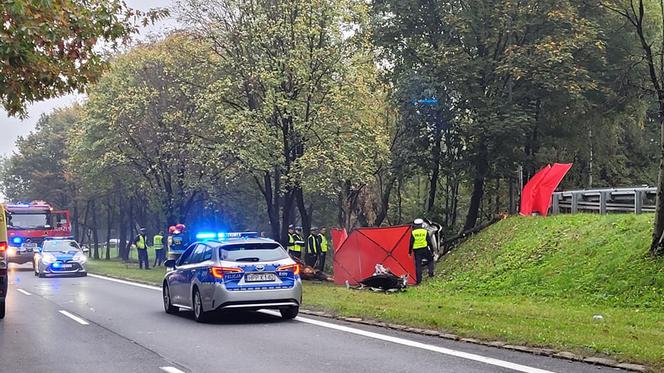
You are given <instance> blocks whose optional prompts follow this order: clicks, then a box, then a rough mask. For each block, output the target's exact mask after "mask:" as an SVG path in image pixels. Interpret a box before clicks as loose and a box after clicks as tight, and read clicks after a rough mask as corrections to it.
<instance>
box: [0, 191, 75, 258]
mask: <svg viewBox="0 0 664 373" xmlns="http://www.w3.org/2000/svg"><path fill="white" fill-rule="evenodd" d="M5 209H6V223H7V235H8V236H7V238H8V244H9V248H8V249H7V261H8V262H9V263H17V264H24V263H33V266H34V261H33V259H34V254H35V252H37V251H38V248H39V247H41V245H42V243H43V242H44V239H47V238H57V237H69V236H71V223H70V219H69V211H66V210H63V211H57V210H54V209H53V207H51V205H49V204H48V203H46V202H43V201H35V202H32V203H19V204H8V205H5ZM4 215H5V214H3V216H4Z"/></svg>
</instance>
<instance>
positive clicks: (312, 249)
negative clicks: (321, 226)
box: [304, 227, 321, 267]
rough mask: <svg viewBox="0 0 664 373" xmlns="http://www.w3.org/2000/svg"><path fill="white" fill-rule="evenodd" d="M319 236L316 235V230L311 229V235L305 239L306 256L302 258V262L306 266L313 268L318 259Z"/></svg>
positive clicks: (319, 250) (319, 251)
mask: <svg viewBox="0 0 664 373" xmlns="http://www.w3.org/2000/svg"><path fill="white" fill-rule="evenodd" d="M320 254H321V249H320V236H319V235H318V228H316V227H311V234H309V237H308V238H307V254H306V255H305V257H304V262H305V264H306V265H308V266H312V267H313V266H315V265H316V262H317V261H318V258H319V257H320Z"/></svg>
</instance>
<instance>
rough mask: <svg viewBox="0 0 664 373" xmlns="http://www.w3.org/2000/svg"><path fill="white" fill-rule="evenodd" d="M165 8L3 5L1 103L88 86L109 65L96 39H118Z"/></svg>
mask: <svg viewBox="0 0 664 373" xmlns="http://www.w3.org/2000/svg"><path fill="white" fill-rule="evenodd" d="M165 14H167V13H166V12H165V11H151V12H148V13H142V12H137V11H135V10H131V9H129V8H127V7H126V6H125V4H124V2H123V1H120V0H86V1H82V0H66V1H53V0H40V1H35V0H13V1H3V2H2V4H0V17H1V18H2V20H3V21H2V22H3V23H2V24H1V25H0V61H1V63H0V65H1V67H0V69H1V70H0V102H1V103H2V105H3V106H4V108H5V110H7V111H8V112H9V114H10V115H16V114H18V115H21V116H24V115H25V114H26V113H25V104H26V103H29V102H33V101H39V100H43V99H47V98H51V97H56V96H59V95H61V94H63V93H70V92H73V91H76V90H80V89H83V88H85V87H86V86H87V85H88V84H89V83H92V82H94V81H96V80H97V78H98V77H99V75H100V74H101V71H102V69H103V68H104V66H105V62H104V60H103V55H102V54H101V53H100V49H99V47H98V42H105V43H117V42H118V41H123V40H126V39H128V37H129V36H131V35H132V34H133V33H135V32H136V31H137V25H136V22H137V21H140V20H141V19H143V21H144V22H151V21H154V20H156V19H158V18H160V17H162V16H164V15H165Z"/></svg>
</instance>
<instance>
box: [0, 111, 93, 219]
mask: <svg viewBox="0 0 664 373" xmlns="http://www.w3.org/2000/svg"><path fill="white" fill-rule="evenodd" d="M81 117H82V108H81V107H80V106H78V105H74V106H72V107H70V108H67V109H59V110H55V111H54V112H52V113H51V114H48V115H44V116H42V117H41V118H40V119H39V121H38V122H37V126H36V128H35V130H34V131H33V132H31V133H30V134H29V135H28V136H27V137H25V138H19V139H18V141H17V143H16V146H17V148H18V149H17V152H15V153H14V154H13V155H12V156H11V157H9V159H8V160H7V165H6V168H5V170H4V172H3V177H2V182H1V185H2V192H3V194H4V195H5V196H6V197H7V198H9V199H13V200H20V201H26V200H27V201H31V200H46V201H49V202H51V203H54V204H55V205H56V206H58V207H66V206H69V204H70V203H71V201H72V198H73V192H74V180H72V175H71V174H70V173H68V172H67V171H66V164H67V162H68V159H69V156H70V154H69V153H68V152H67V144H68V142H69V139H70V135H71V132H70V131H71V128H73V127H74V126H75V125H76V123H78V122H79V121H80V120H81Z"/></svg>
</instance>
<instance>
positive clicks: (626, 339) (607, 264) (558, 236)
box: [90, 215, 664, 371]
mask: <svg viewBox="0 0 664 373" xmlns="http://www.w3.org/2000/svg"><path fill="white" fill-rule="evenodd" d="M652 218H653V217H652V215H638V216H637V215H611V216H598V215H573V216H570V215H561V216H556V217H550V218H545V219H544V218H510V219H507V220H505V221H502V222H499V223H497V224H495V225H494V226H492V227H490V228H488V229H486V230H485V231H483V232H481V233H480V234H478V235H476V236H475V237H473V238H471V239H470V240H469V241H467V242H466V243H464V244H463V245H461V246H460V247H459V248H458V249H456V250H455V251H454V252H453V253H452V254H450V255H449V256H448V257H447V258H445V260H444V261H443V262H442V263H440V264H439V265H438V268H437V270H438V272H437V273H438V275H437V277H436V278H435V279H434V280H425V283H424V284H423V285H422V286H420V287H417V288H410V289H408V291H406V292H404V293H399V294H390V295H386V294H381V293H372V292H365V291H349V290H346V289H345V288H344V287H336V286H332V285H328V284H311V283H306V284H305V295H304V302H305V306H306V307H307V308H315V309H323V310H327V311H331V312H334V313H336V314H338V315H343V316H359V317H364V318H373V319H378V320H383V321H388V322H395V323H401V324H407V325H411V326H417V327H426V328H435V329H440V330H445V331H448V332H453V333H456V334H459V335H463V336H467V337H475V338H482V339H491V340H503V341H506V342H509V343H514V344H528V345H533V346H544V347H553V348H558V349H562V350H571V351H575V352H579V353H582V354H605V355H610V356H612V357H614V358H617V359H620V360H625V361H632V362H639V363H645V364H648V365H650V366H653V367H655V368H656V369H657V370H659V371H664V348H662V343H663V342H664V260H653V259H651V258H648V257H647V255H646V253H647V248H648V244H649V241H650V229H651V227H652ZM151 258H152V256H151ZM90 271H91V272H96V273H106V274H110V275H115V276H120V277H127V278H136V279H139V280H143V281H149V282H155V283H159V282H160V281H161V278H162V276H163V270H161V269H157V270H155V269H153V270H151V271H139V270H138V269H137V265H136V264H130V265H129V268H127V266H126V265H124V264H121V263H117V262H95V261H93V262H92V263H91V264H90ZM594 315H602V316H603V318H604V319H603V321H593V316H594Z"/></svg>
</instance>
